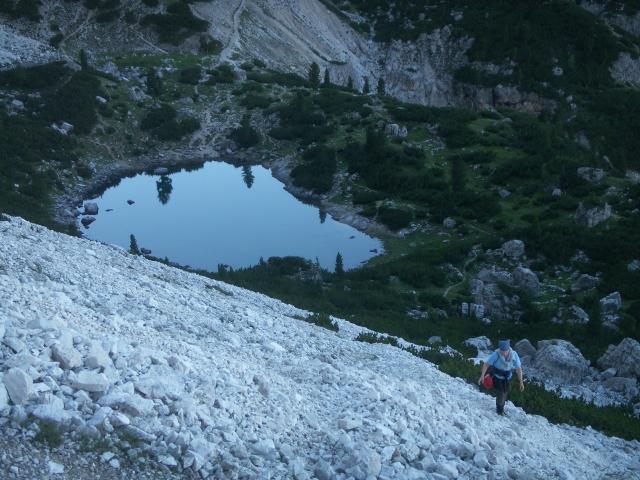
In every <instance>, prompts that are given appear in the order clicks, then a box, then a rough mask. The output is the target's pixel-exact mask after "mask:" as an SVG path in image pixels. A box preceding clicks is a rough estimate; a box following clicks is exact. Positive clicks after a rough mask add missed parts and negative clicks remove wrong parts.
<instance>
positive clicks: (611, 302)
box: [600, 292, 622, 315]
mask: <svg viewBox="0 0 640 480" xmlns="http://www.w3.org/2000/svg"><path fill="white" fill-rule="evenodd" d="M621 306H622V297H621V296H620V292H613V293H610V294H609V295H607V296H606V297H603V298H601V299H600V308H601V309H602V313H603V315H611V314H615V313H617V312H618V310H620V307H621Z"/></svg>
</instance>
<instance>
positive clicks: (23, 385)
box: [3, 367, 33, 405]
mask: <svg viewBox="0 0 640 480" xmlns="http://www.w3.org/2000/svg"><path fill="white" fill-rule="evenodd" d="M3 381H4V386H5V388H6V389H7V393H8V394H9V398H10V399H11V401H12V402H13V403H14V405H22V404H23V403H25V402H26V401H27V400H28V399H29V396H30V395H31V393H32V392H33V380H32V379H31V377H30V376H29V374H28V373H26V372H25V371H24V370H22V369H20V368H17V367H14V368H11V369H10V370H9V371H8V372H7V373H5V374H4V378H3Z"/></svg>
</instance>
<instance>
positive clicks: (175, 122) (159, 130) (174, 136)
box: [140, 103, 200, 141]
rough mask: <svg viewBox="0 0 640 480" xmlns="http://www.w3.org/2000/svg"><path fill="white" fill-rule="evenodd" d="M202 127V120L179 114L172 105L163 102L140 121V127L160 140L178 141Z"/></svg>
mask: <svg viewBox="0 0 640 480" xmlns="http://www.w3.org/2000/svg"><path fill="white" fill-rule="evenodd" d="M199 128H200V121H199V120H198V119H196V118H193V117H189V116H182V117H179V116H178V112H177V111H176V109H175V108H173V107H172V106H171V105H168V104H166V103H163V104H162V105H160V107H158V108H155V109H152V110H150V111H148V112H147V114H146V115H145V116H144V118H143V119H142V120H141V121H140V129H142V130H148V131H150V132H151V133H152V134H153V135H154V136H155V137H157V138H158V139H160V140H169V141H177V140H180V139H181V138H182V137H183V136H185V135H189V134H191V133H193V132H195V131H196V130H198V129H199Z"/></svg>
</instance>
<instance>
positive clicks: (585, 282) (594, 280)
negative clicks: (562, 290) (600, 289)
mask: <svg viewBox="0 0 640 480" xmlns="http://www.w3.org/2000/svg"><path fill="white" fill-rule="evenodd" d="M598 283H600V279H599V278H598V277H594V276H593V275H587V274H582V275H580V276H579V277H578V278H577V279H576V281H575V282H573V284H572V285H571V291H572V292H573V293H577V292H583V291H585V290H589V289H590V288H593V287H595V286H597V285H598Z"/></svg>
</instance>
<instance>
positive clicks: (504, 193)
mask: <svg viewBox="0 0 640 480" xmlns="http://www.w3.org/2000/svg"><path fill="white" fill-rule="evenodd" d="M498 195H500V198H508V197H510V196H511V192H510V191H509V190H507V189H506V188H501V189H500V190H498Z"/></svg>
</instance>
